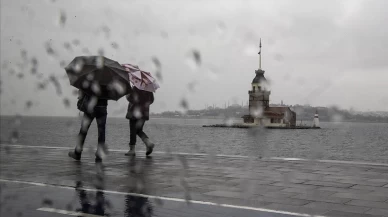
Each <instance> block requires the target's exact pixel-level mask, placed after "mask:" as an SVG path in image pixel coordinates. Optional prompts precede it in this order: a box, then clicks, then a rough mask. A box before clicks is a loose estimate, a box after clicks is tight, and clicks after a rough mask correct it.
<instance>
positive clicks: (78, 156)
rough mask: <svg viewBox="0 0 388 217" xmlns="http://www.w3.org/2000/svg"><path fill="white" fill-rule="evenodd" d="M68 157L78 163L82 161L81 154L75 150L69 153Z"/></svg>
mask: <svg viewBox="0 0 388 217" xmlns="http://www.w3.org/2000/svg"><path fill="white" fill-rule="evenodd" d="M68 155H69V157H71V158H73V159H74V160H76V161H79V160H81V152H76V151H75V150H74V151H69V153H68Z"/></svg>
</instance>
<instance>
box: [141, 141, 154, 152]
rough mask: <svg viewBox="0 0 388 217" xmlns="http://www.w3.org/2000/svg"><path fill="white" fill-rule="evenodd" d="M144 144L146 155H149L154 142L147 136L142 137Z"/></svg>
mask: <svg viewBox="0 0 388 217" xmlns="http://www.w3.org/2000/svg"><path fill="white" fill-rule="evenodd" d="M143 142H144V144H145V146H146V147H147V151H146V155H147V156H148V155H150V154H151V153H152V151H153V150H154V147H155V144H154V143H152V142H151V141H150V139H149V138H145V139H143Z"/></svg>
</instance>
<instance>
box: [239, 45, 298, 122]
mask: <svg viewBox="0 0 388 217" xmlns="http://www.w3.org/2000/svg"><path fill="white" fill-rule="evenodd" d="M258 54H259V58H260V59H259V60H260V62H259V69H257V70H255V73H256V76H255V77H254V78H253V80H252V83H251V85H252V89H251V90H249V91H248V94H249V106H248V107H249V115H244V116H243V117H242V118H243V119H244V123H245V124H253V125H258V126H265V127H295V126H296V113H295V112H294V111H292V110H291V108H290V107H288V106H276V107H274V106H270V105H269V96H270V94H271V91H269V90H268V82H267V79H266V78H265V77H264V72H265V71H264V70H262V69H261V39H260V51H259V53H258ZM281 105H283V101H282V103H281Z"/></svg>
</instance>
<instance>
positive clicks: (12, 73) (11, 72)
mask: <svg viewBox="0 0 388 217" xmlns="http://www.w3.org/2000/svg"><path fill="white" fill-rule="evenodd" d="M8 73H9V74H10V75H14V74H15V73H16V71H15V69H10V70H9V71H8Z"/></svg>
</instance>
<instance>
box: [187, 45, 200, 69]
mask: <svg viewBox="0 0 388 217" xmlns="http://www.w3.org/2000/svg"><path fill="white" fill-rule="evenodd" d="M186 63H187V65H188V66H189V67H190V68H191V70H192V71H195V70H197V69H198V67H199V66H200V65H201V54H200V53H199V51H198V50H192V51H191V52H189V54H188V55H187V59H186Z"/></svg>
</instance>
